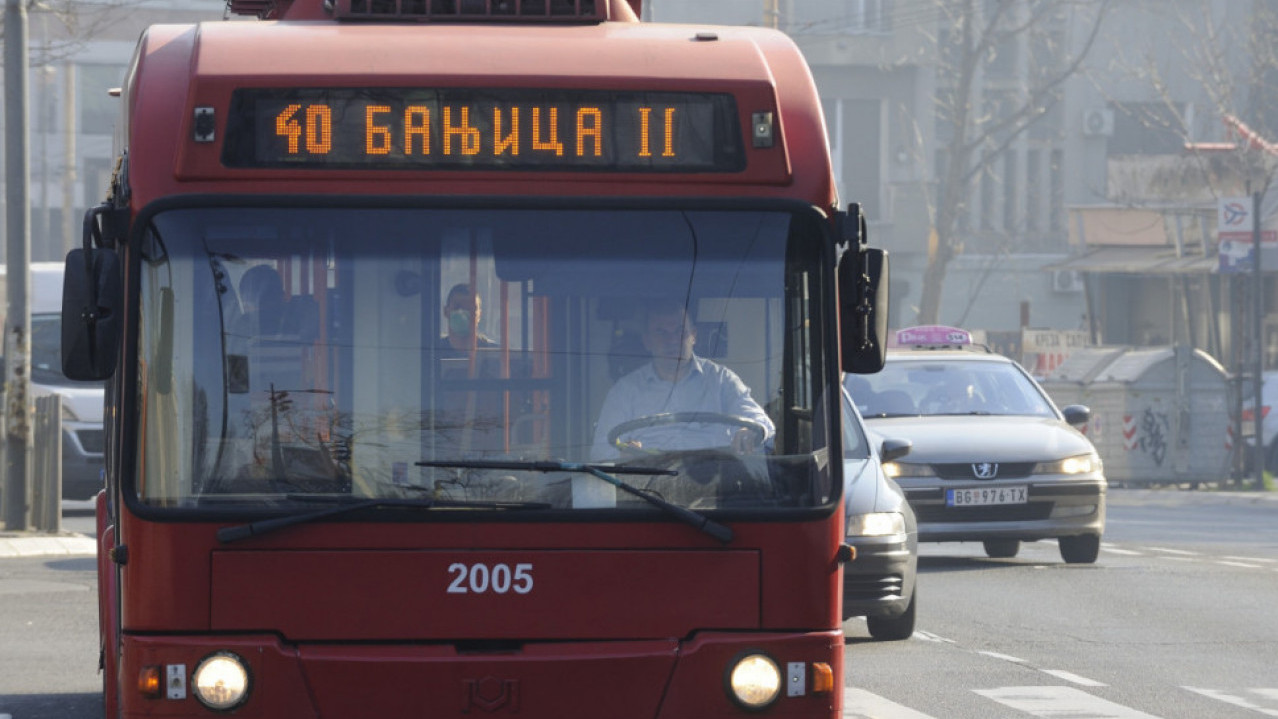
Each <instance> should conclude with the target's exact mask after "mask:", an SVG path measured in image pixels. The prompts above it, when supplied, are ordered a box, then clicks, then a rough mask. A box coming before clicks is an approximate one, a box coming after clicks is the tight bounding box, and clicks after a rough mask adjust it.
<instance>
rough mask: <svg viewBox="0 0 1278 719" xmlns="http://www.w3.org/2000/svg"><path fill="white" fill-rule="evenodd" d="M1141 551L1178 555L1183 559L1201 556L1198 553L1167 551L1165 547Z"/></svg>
mask: <svg viewBox="0 0 1278 719" xmlns="http://www.w3.org/2000/svg"><path fill="white" fill-rule="evenodd" d="M1142 549H1144V550H1146V551H1149V552H1163V553H1164V554H1178V555H1180V556H1183V557H1199V556H1202V555H1201V553H1199V552H1190V551H1187V550H1184V549H1168V548H1167V547H1142Z"/></svg>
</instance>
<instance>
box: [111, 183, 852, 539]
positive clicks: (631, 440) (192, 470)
mask: <svg viewBox="0 0 1278 719" xmlns="http://www.w3.org/2000/svg"><path fill="white" fill-rule="evenodd" d="M147 228H148V230H147V232H146V233H145V237H144V238H143V242H142V248H143V257H142V262H141V274H140V277H141V303H140V311H141V328H140V333H139V352H140V361H139V365H138V368H137V369H138V373H139V383H140V392H139V395H140V397H141V401H142V407H141V408H140V410H139V412H138V415H139V417H140V419H139V422H140V425H141V426H140V427H139V429H138V444H137V446H138V453H137V454H138V461H139V463H140V466H139V468H138V471H137V472H136V475H137V477H138V480H137V482H136V486H135V487H134V491H135V493H136V496H137V497H138V498H139V499H140V500H141V501H142V502H144V503H146V504H149V505H151V506H153V507H169V508H200V509H210V508H211V509H213V510H222V509H226V510H230V511H243V510H245V509H251V508H254V507H256V508H264V507H269V508H272V509H275V510H278V509H280V508H282V507H284V508H286V507H290V506H291V507H295V508H299V509H300V508H313V507H314V506H315V502H317V501H323V502H334V501H347V500H349V501H366V500H369V499H379V498H420V497H429V498H432V499H434V500H436V501H435V502H434V504H433V505H432V506H433V507H434V508H435V509H436V510H438V509H441V508H442V509H448V508H456V507H459V506H465V507H466V511H467V512H468V514H467V516H471V515H475V516H478V515H484V514H491V513H492V512H497V511H506V510H507V509H509V508H510V507H511V506H512V504H511V503H520V502H522V503H526V505H525V507H536V508H538V509H543V508H545V509H549V510H552V511H553V510H558V509H581V508H590V509H596V510H621V509H629V510H633V511H649V512H651V511H656V510H655V509H654V507H652V506H651V505H650V504H649V503H646V502H643V501H639V499H638V498H636V497H634V496H633V495H632V494H630V493H629V492H619V491H617V490H618V489H625V488H620V487H616V486H615V485H612V484H610V483H609V482H607V481H604V480H601V479H600V478H599V477H598V476H597V472H596V470H595V469H584V468H582V467H581V466H579V465H580V464H582V463H588V464H590V465H591V467H593V468H596V469H597V468H599V467H602V468H604V469H608V468H614V469H615V468H636V467H637V468H643V469H645V471H641V472H628V471H622V470H618V471H615V472H614V474H615V476H616V477H617V478H619V479H620V480H621V481H624V482H625V483H627V484H629V485H633V486H635V487H637V488H639V489H640V490H641V491H643V492H649V493H652V494H654V495H657V496H659V497H660V498H661V499H663V500H665V501H667V502H671V503H674V504H678V505H681V506H686V507H690V508H693V509H707V510H715V509H724V508H734V509H735V508H744V509H748V510H752V511H758V510H759V509H773V510H776V511H786V510H788V509H792V508H802V507H812V506H820V505H825V504H828V503H831V502H833V501H836V500H837V488H836V485H837V483H836V482H833V481H832V478H831V477H830V476H829V474H828V473H829V472H830V469H829V467H828V466H827V465H828V463H826V462H823V461H820V457H821V454H822V451H823V450H824V448H826V447H828V446H829V445H830V444H831V443H832V440H831V437H830V436H829V431H830V427H831V426H832V420H831V418H830V417H828V416H826V414H825V413H830V412H833V411H837V397H838V395H837V385H829V384H827V382H826V381H825V380H824V379H823V378H824V377H826V376H827V375H828V376H830V377H831V378H833V377H834V376H835V375H834V373H833V370H832V368H830V367H828V366H827V364H826V359H825V357H824V355H823V353H822V351H821V350H820V348H824V347H828V346H829V340H828V339H826V338H824V337H823V336H822V332H824V331H825V329H824V328H825V327H826V325H827V318H826V317H825V316H824V315H823V314H822V306H823V303H822V301H821V298H822V297H825V296H828V294H829V292H830V290H829V289H828V288H827V287H826V286H825V285H824V284H823V283H825V282H827V281H828V280H827V279H826V268H828V264H826V263H825V262H823V261H822V256H823V249H822V247H823V245H822V243H824V242H825V239H824V234H823V230H822V226H821V224H820V220H819V218H818V217H817V214H816V213H811V214H810V215H809V213H806V212H799V213H797V214H796V213H793V212H789V211H761V210H758V209H752V210H750V211H697V212H692V211H680V210H602V209H592V210H558V209H556V210H529V209H506V210H502V209H497V208H492V207H485V208H482V209H474V210H458V209H448V210H445V209H403V208H399V209H387V208H381V209H374V208H340V209H339V208H323V209H319V208H306V209H301V208H242V207H237V208H199V209H173V210H167V211H163V212H161V213H159V214H157V215H155V216H154V217H152V218H151V219H150V222H149V224H148V225H147ZM667 370H669V372H667ZM614 388H615V389H614ZM827 397H829V398H830V399H826V398H827ZM161 418H162V419H161ZM648 469H650V470H651V471H647V470H648ZM453 514H457V512H453ZM526 514H528V513H527V512H523V513H520V515H521V516H523V515H526Z"/></svg>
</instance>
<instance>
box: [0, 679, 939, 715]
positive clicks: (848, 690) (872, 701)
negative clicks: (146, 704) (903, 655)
mask: <svg viewBox="0 0 1278 719" xmlns="http://www.w3.org/2000/svg"><path fill="white" fill-rule="evenodd" d="M0 719H4V716H3V715H0ZM843 719H933V718H932V717H930V716H928V715H927V714H923V713H920V712H916V711H914V710H913V709H911V708H909V707H906V706H901V705H900V704H897V703H896V702H894V701H892V700H890V699H884V698H883V697H881V696H879V695H878V694H873V693H871V692H867V691H866V690H864V689H858V688H856V687H847V686H845V687H843Z"/></svg>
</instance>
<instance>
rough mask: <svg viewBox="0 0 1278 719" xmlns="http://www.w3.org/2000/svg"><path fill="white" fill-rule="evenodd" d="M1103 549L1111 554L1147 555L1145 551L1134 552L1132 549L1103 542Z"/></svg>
mask: <svg viewBox="0 0 1278 719" xmlns="http://www.w3.org/2000/svg"><path fill="white" fill-rule="evenodd" d="M1101 549H1103V550H1105V551H1106V552H1109V553H1110V554H1125V555H1127V556H1130V557H1143V556H1145V554H1144V552H1134V551H1132V550H1130V549H1119V548H1118V547H1112V546H1110V545H1108V544H1102V545H1101Z"/></svg>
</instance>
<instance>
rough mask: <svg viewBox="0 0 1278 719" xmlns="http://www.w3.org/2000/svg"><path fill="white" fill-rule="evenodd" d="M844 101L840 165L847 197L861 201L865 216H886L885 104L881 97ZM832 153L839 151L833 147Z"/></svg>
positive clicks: (875, 217) (840, 119)
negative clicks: (883, 200)
mask: <svg viewBox="0 0 1278 719" xmlns="http://www.w3.org/2000/svg"><path fill="white" fill-rule="evenodd" d="M839 104H840V113H839V122H838V131H839V133H840V135H841V136H840V137H839V140H838V142H837V143H833V144H834V145H837V146H838V148H839V149H838V150H837V155H836V158H837V159H836V160H835V163H836V165H835V166H836V168H838V177H840V178H841V180H842V182H841V185H842V187H843V188H844V190H845V191H846V193H847V198H846V199H847V200H848V201H851V202H859V203H861V209H863V210H864V211H865V217H866V219H869V220H878V219H881V218H882V217H883V211H882V206H881V203H880V192H881V191H882V184H883V183H882V170H881V168H882V164H883V160H882V158H883V151H882V148H883V103H882V102H881V101H879V100H843V101H842V102H841V103H839ZM831 152H836V151H835V150H834V149H833V147H832V148H831Z"/></svg>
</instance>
